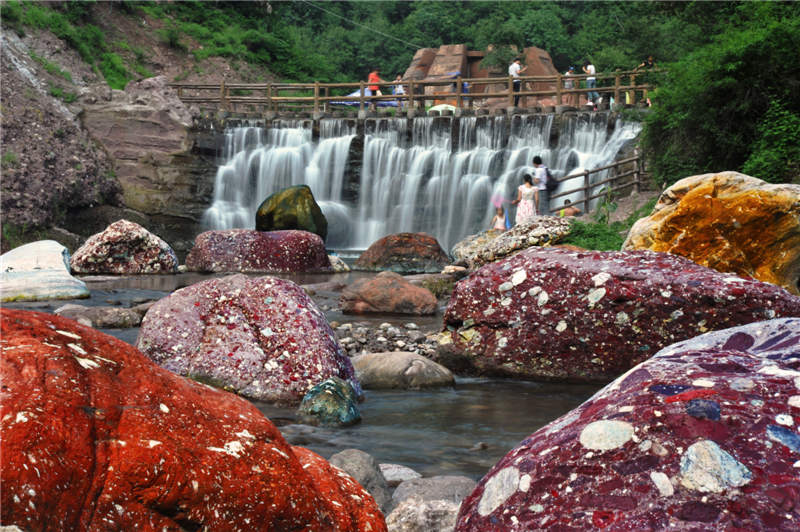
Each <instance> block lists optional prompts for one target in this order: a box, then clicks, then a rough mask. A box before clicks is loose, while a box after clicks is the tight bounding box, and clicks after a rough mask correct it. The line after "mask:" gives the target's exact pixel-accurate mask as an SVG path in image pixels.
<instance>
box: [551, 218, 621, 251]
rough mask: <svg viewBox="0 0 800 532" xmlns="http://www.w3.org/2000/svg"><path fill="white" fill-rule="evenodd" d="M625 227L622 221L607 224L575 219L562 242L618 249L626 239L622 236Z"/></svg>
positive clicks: (589, 247)
mask: <svg viewBox="0 0 800 532" xmlns="http://www.w3.org/2000/svg"><path fill="white" fill-rule="evenodd" d="M625 229H626V228H625V226H624V224H623V223H622V222H614V223H612V224H606V223H598V222H583V221H581V220H573V221H572V224H571V227H570V232H569V234H568V235H567V236H566V238H564V239H563V240H562V241H561V242H560V243H561V244H572V245H573V246H578V247H581V248H585V249H596V250H599V251H618V250H619V249H620V248H621V247H622V243H623V242H624V241H625V239H624V238H623V237H622V233H624V231H625Z"/></svg>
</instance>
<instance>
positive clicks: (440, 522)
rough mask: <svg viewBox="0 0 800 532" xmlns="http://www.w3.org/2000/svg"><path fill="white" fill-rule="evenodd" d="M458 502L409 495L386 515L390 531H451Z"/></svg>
mask: <svg viewBox="0 0 800 532" xmlns="http://www.w3.org/2000/svg"><path fill="white" fill-rule="evenodd" d="M460 506H461V503H460V502H457V501H451V500H433V501H424V500H422V499H421V498H419V497H409V498H408V499H406V500H404V501H403V502H401V503H400V504H398V505H397V508H395V509H394V510H392V513H390V514H389V515H387V516H386V526H387V527H388V529H389V530H390V531H391V532H453V528H454V527H455V526H456V517H457V516H458V509H459V507H460Z"/></svg>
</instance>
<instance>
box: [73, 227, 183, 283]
mask: <svg viewBox="0 0 800 532" xmlns="http://www.w3.org/2000/svg"><path fill="white" fill-rule="evenodd" d="M70 267H71V268H72V271H73V272H75V273H116V274H126V275H130V274H139V273H173V272H176V271H177V270H178V257H177V256H176V255H175V252H174V251H173V250H172V248H171V247H169V244H167V243H166V242H164V241H163V240H161V239H160V238H159V237H157V236H156V235H154V234H152V233H150V232H149V231H147V229H145V228H144V227H142V226H141V225H139V224H137V223H134V222H129V221H128V220H118V221H116V222H114V223H113V224H111V225H109V226H108V227H106V229H105V230H104V231H102V232H100V233H97V234H95V235H92V236H90V237H89V239H88V240H86V242H85V243H84V244H83V245H82V246H81V247H80V248H79V249H78V250H77V251H76V252H75V254H74V255H72V258H71V259H70Z"/></svg>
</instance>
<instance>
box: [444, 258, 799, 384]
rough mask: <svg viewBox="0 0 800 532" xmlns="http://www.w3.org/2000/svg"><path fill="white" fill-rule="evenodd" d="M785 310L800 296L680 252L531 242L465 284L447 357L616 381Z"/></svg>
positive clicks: (501, 371)
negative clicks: (671, 350) (646, 363)
mask: <svg viewBox="0 0 800 532" xmlns="http://www.w3.org/2000/svg"><path fill="white" fill-rule="evenodd" d="M785 316H800V298H798V297H797V296H794V295H792V294H790V293H789V292H787V291H785V290H783V289H782V288H779V287H777V286H775V285H772V284H768V283H762V282H760V281H756V280H754V279H744V278H741V277H737V276H734V275H725V274H721V273H719V272H717V271H714V270H711V269H708V268H705V267H703V266H700V265H698V264H695V263H694V262H692V261H690V260H688V259H685V258H683V257H679V256H676V255H670V254H667V253H655V252H652V251H624V252H623V251H617V252H601V251H583V252H579V251H571V250H567V249H563V248H557V247H551V248H531V249H527V250H525V251H522V252H520V253H518V254H516V255H514V256H512V257H509V258H507V259H505V260H503V261H499V262H495V263H492V264H488V265H486V266H484V267H483V268H481V269H479V270H478V271H476V272H474V273H473V274H472V275H470V276H469V277H467V278H466V279H463V280H461V281H460V282H459V283H458V284H457V285H456V289H455V290H454V292H453V296H452V298H451V299H450V303H449V305H448V307H447V310H446V311H445V315H444V325H445V327H446V331H445V333H443V334H442V335H441V336H440V344H441V345H440V348H439V357H440V358H439V360H438V361H439V362H440V363H441V364H443V365H445V366H447V367H449V368H450V369H453V370H458V371H469V372H477V373H481V374H488V375H503V376H510V377H517V378H529V379H549V380H569V381H587V382H588V381H599V382H604V381H605V382H607V381H610V380H611V379H613V378H615V377H617V376H619V375H620V374H622V373H623V372H625V371H626V370H628V369H629V368H631V367H632V366H634V365H636V364H638V363H639V362H642V361H643V360H646V359H647V358H648V357H650V356H651V355H653V354H654V353H655V352H656V351H658V350H659V349H661V348H662V347H665V346H667V345H670V344H672V343H674V342H676V341H680V340H684V339H687V338H692V337H694V336H697V335H698V334H701V333H704V332H707V331H711V330H718V329H724V328H727V327H733V326H736V325H742V324H745V323H751V322H754V321H761V320H765V319H772V318H776V317H785ZM458 371H457V372H458Z"/></svg>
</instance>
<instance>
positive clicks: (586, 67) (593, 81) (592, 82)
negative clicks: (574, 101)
mask: <svg viewBox="0 0 800 532" xmlns="http://www.w3.org/2000/svg"><path fill="white" fill-rule="evenodd" d="M583 73H584V74H588V75H589V77H587V78H586V88H587V89H593V88H595V87H597V78H596V77H595V76H594V75H595V74H596V73H597V71H596V70H595V68H594V65H593V64H592V63H591V62H589V61H584V62H583ZM586 96H587V98H589V101H588V102H586V103H587V104H588V105H594V104H595V102H597V99H598V98H600V94H599V93H598V92H597V91H589V92H588V93H587V94H586Z"/></svg>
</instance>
